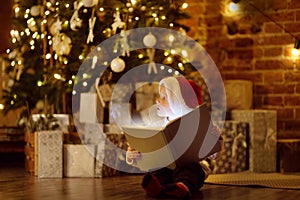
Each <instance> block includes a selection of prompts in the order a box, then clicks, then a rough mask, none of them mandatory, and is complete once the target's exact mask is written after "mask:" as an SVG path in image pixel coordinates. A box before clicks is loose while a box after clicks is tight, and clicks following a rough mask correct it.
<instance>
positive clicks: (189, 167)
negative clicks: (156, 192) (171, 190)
mask: <svg viewBox="0 0 300 200" xmlns="http://www.w3.org/2000/svg"><path fill="white" fill-rule="evenodd" d="M151 173H152V175H154V176H155V177H156V178H157V179H158V180H159V182H160V184H161V185H162V186H164V185H166V184H170V183H176V182H182V183H184V184H185V185H186V186H187V187H188V188H189V190H190V192H191V193H193V192H195V191H197V190H199V189H200V188H201V187H202V186H203V183H204V179H205V174H204V171H203V169H202V167H201V166H200V164H199V163H187V164H186V165H184V166H182V167H178V168H175V169H174V170H172V169H169V168H166V167H165V168H162V169H159V170H157V171H153V172H151Z"/></svg>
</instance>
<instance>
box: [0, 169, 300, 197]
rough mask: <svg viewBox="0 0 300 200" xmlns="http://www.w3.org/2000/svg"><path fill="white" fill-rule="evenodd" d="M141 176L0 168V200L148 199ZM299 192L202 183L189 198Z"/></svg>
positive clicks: (285, 195) (270, 195) (284, 195)
mask: <svg viewBox="0 0 300 200" xmlns="http://www.w3.org/2000/svg"><path fill="white" fill-rule="evenodd" d="M141 179H142V176H141V175H123V176H118V177H106V178H62V179H60V178H59V179H39V178H37V177H34V176H31V175H29V174H28V173H26V172H25V170H24V169H23V167H21V166H17V167H16V166H14V167H1V168H0V199H1V200H4V199H5V200H24V199H26V200H31V199H32V200H33V199H34V200H39V199H43V200H48V199H49V200H53V199H56V200H77V199H78V200H82V199H89V200H90V199H97V200H141V199H150V198H147V197H146V196H145V194H144V191H143V189H142V188H141V186H140V182H141ZM299 197H300V191H299V190H283V189H272V188H255V187H233V186H222V185H211V184H205V185H204V187H203V188H202V189H201V190H200V191H199V192H198V193H197V194H195V196H194V197H193V198H192V199H209V200H240V199H253V200H255V199H268V200H282V199H284V200H296V199H299Z"/></svg>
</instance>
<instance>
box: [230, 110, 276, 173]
mask: <svg viewBox="0 0 300 200" xmlns="http://www.w3.org/2000/svg"><path fill="white" fill-rule="evenodd" d="M231 117H232V119H233V120H237V121H242V122H247V123H249V139H250V140H249V141H250V143H249V144H250V146H249V170H250V171H252V172H276V155H277V153H276V152H277V149H276V147H277V145H276V143H277V141H276V140H277V122H276V120H277V114H276V111H275V110H262V109H254V110H233V111H232V112H231Z"/></svg>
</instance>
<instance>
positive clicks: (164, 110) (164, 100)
mask: <svg viewBox="0 0 300 200" xmlns="http://www.w3.org/2000/svg"><path fill="white" fill-rule="evenodd" d="M156 103H157V114H158V116H161V117H168V116H171V115H172V111H171V109H170V105H169V102H168V96H167V92H166V88H165V86H163V85H162V86H161V87H160V90H159V98H158V99H157V100H156Z"/></svg>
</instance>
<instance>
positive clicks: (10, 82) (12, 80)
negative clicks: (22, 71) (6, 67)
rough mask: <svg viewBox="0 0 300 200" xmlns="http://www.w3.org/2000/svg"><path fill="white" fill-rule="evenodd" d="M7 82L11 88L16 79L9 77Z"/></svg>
mask: <svg viewBox="0 0 300 200" xmlns="http://www.w3.org/2000/svg"><path fill="white" fill-rule="evenodd" d="M6 84H7V86H8V87H9V88H11V87H12V86H13V85H14V84H15V81H14V79H11V78H10V79H8V81H7V83H6Z"/></svg>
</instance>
